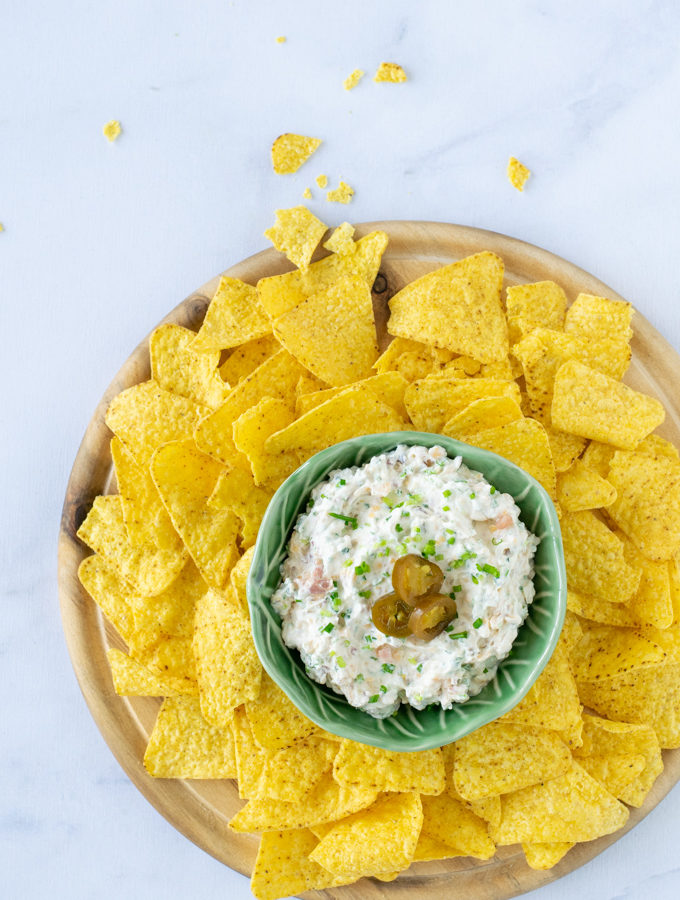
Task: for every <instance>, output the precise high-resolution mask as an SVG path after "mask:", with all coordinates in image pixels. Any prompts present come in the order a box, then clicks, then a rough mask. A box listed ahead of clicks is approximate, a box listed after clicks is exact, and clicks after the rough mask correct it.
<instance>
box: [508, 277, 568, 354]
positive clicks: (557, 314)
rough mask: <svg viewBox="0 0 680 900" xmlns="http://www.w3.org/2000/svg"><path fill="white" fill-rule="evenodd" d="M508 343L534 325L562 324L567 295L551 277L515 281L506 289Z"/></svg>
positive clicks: (560, 326)
mask: <svg viewBox="0 0 680 900" xmlns="http://www.w3.org/2000/svg"><path fill="white" fill-rule="evenodd" d="M505 308H506V312H507V315H508V328H509V330H510V343H512V344H514V343H516V342H517V341H518V340H520V339H521V338H522V337H524V335H525V334H528V333H529V332H530V331H533V329H534V328H538V327H543V328H554V329H556V330H559V329H561V328H562V326H563V325H564V313H565V310H566V308H567V298H566V296H565V293H564V291H563V290H562V288H561V287H560V286H559V285H558V284H555V282H554V281H537V282H534V283H533V284H517V285H514V286H513V287H509V288H508V290H507V292H506V299H505Z"/></svg>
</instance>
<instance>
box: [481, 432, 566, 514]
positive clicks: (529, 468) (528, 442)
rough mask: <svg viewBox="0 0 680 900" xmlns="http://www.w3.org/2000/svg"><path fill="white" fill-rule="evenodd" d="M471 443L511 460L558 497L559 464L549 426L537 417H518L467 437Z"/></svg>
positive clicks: (552, 495) (551, 494)
mask: <svg viewBox="0 0 680 900" xmlns="http://www.w3.org/2000/svg"><path fill="white" fill-rule="evenodd" d="M465 439H466V441H467V443H468V444H472V445H473V446H475V447H482V448H483V449H484V450H491V451H492V453H497V454H498V455H499V456H503V457H505V459H509V460H510V462H512V463H514V464H515V465H516V466H519V467H520V469H524V470H525V471H526V472H528V473H529V475H531V476H532V477H533V478H535V479H536V481H538V482H539V484H541V485H543V487H544V488H545V489H546V491H547V492H548V494H549V495H550V497H552V498H553V499H555V493H556V490H555V466H554V464H553V461H552V454H551V453H550V443H549V442H548V435H547V434H546V433H545V428H544V427H543V426H542V425H541V423H540V422H537V421H536V420H535V419H517V420H515V421H513V422H509V423H508V424H507V425H500V426H499V427H498V428H488V429H487V430H486V431H481V432H479V433H478V434H468V435H467V436H466V438H465Z"/></svg>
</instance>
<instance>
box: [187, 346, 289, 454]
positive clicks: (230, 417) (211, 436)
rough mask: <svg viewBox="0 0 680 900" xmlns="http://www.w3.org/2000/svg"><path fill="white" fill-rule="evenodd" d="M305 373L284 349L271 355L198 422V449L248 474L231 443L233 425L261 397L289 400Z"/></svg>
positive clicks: (196, 432)
mask: <svg viewBox="0 0 680 900" xmlns="http://www.w3.org/2000/svg"><path fill="white" fill-rule="evenodd" d="M305 371H306V370H305V369H304V368H303V367H302V366H301V365H300V363H298V362H297V361H296V360H295V359H293V357H292V356H291V355H290V353H288V351H287V350H283V349H281V350H280V351H279V352H278V353H275V354H274V355H273V356H270V357H269V358H268V359H266V360H265V361H264V362H263V363H262V365H261V366H258V368H257V369H255V371H254V372H252V373H251V374H250V375H248V376H247V378H244V379H243V381H241V382H240V384H238V385H237V386H236V387H235V388H234V390H233V391H232V392H231V393H230V394H229V396H228V397H227V399H226V400H225V401H224V403H223V404H222V405H221V406H220V407H219V408H218V409H216V410H215V411H214V412H212V413H210V415H208V416H206V417H205V418H204V419H202V420H201V422H200V424H199V425H198V427H197V428H196V431H195V434H194V438H195V440H196V444H197V446H198V447H199V449H200V450H202V451H203V452H204V453H207V454H209V455H210V456H212V457H214V458H215V459H217V460H219V461H220V462H222V463H224V464H225V465H227V466H230V467H231V466H234V465H237V466H238V467H239V468H245V470H246V471H248V469H249V468H250V467H249V465H248V461H247V460H246V459H245V458H244V457H243V454H241V453H239V452H238V451H237V449H236V446H235V444H234V440H233V436H232V428H233V425H234V422H236V420H237V419H238V418H239V416H240V415H242V414H243V413H244V412H246V411H247V410H250V409H251V407H253V406H255V405H256V404H257V403H258V401H260V400H262V399H263V398H264V397H273V398H274V399H277V400H288V401H289V400H290V396H291V394H292V393H293V391H294V390H295V386H296V384H297V382H298V380H299V378H300V377H301V376H302V375H304V374H305Z"/></svg>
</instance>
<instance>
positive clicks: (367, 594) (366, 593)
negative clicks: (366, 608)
mask: <svg viewBox="0 0 680 900" xmlns="http://www.w3.org/2000/svg"><path fill="white" fill-rule="evenodd" d="M359 596H360V597H363V598H364V600H368V599H369V598H370V596H371V592H370V591H359Z"/></svg>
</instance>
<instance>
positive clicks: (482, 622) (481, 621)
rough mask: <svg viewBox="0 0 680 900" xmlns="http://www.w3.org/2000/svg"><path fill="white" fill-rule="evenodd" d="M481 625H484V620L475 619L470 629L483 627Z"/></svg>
mask: <svg viewBox="0 0 680 900" xmlns="http://www.w3.org/2000/svg"><path fill="white" fill-rule="evenodd" d="M483 624H484V620H483V619H475V621H474V622H473V623H472V627H473V628H479V627H480V626H481V625H483Z"/></svg>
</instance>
